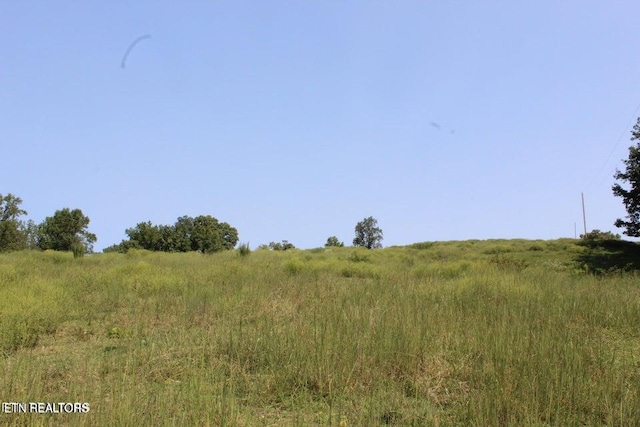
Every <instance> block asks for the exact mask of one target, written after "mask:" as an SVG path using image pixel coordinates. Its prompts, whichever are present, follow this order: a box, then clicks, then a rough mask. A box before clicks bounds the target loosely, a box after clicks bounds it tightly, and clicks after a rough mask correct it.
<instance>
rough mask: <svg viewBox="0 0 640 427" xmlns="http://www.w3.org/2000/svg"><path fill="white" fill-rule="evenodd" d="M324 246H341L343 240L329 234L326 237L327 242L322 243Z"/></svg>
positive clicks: (342, 245)
mask: <svg viewBox="0 0 640 427" xmlns="http://www.w3.org/2000/svg"><path fill="white" fill-rule="evenodd" d="M324 247H325V248H329V247H337V248H343V247H344V242H341V241H340V240H338V238H337V237H336V236H331V237H329V238H328V239H327V243H325V244H324Z"/></svg>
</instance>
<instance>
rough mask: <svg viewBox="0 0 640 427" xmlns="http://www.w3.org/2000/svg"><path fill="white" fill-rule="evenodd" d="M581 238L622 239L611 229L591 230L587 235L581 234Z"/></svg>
mask: <svg viewBox="0 0 640 427" xmlns="http://www.w3.org/2000/svg"><path fill="white" fill-rule="evenodd" d="M580 238H581V239H583V240H597V241H599V240H620V235H619V234H613V233H612V232H610V231H600V230H598V229H595V230H591V231H589V232H588V233H587V234H586V235H585V234H581V235H580Z"/></svg>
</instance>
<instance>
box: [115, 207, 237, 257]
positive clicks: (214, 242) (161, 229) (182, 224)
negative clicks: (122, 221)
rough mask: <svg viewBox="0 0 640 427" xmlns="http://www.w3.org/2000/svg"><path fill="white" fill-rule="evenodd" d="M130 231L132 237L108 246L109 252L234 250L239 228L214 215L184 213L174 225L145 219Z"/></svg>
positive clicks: (129, 229)
mask: <svg viewBox="0 0 640 427" xmlns="http://www.w3.org/2000/svg"><path fill="white" fill-rule="evenodd" d="M126 234H127V236H128V237H129V239H128V240H123V241H122V242H121V243H120V244H118V245H114V246H110V247H109V248H106V249H105V252H126V251H128V250H129V249H132V248H136V249H146V250H150V251H162V252H189V251H198V252H201V253H211V252H218V251H222V250H230V249H233V248H234V247H235V245H236V243H237V242H238V231H237V230H236V229H235V228H234V227H232V226H231V225H229V224H227V223H226V222H223V223H220V222H219V221H218V220H217V219H216V218H214V217H212V216H210V215H200V216H197V217H195V218H191V217H189V216H182V217H180V218H178V219H177V220H176V222H175V224H174V225H154V224H152V223H151V221H147V222H141V223H138V224H137V225H136V226H135V227H133V228H128V229H127V230H126Z"/></svg>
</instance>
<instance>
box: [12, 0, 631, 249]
mask: <svg viewBox="0 0 640 427" xmlns="http://www.w3.org/2000/svg"><path fill="white" fill-rule="evenodd" d="M639 16H640V2H637V1H631V0H629V1H606V2H605V1H601V0H599V1H595V0H586V1H584V0H583V1H556V0H553V1H551V0H541V1H535V2H534V1H527V2H521V1H513V0H509V1H507V0H504V1H472V0H468V1H455V0H452V1H422V0H421V1H401V0H399V1H381V0H377V1H375V0H369V1H338V0H326V1H318V0H315V1H305V0H301V1H264V0H255V1H207V2H205V1H201V2H193V1H192V2H177V1H153V2H152V1H148V2H128V1H109V2H76V1H74V2H71V1H63V0H57V1H51V2H44V1H41V2H35V1H20V2H18V1H8V0H5V1H2V2H1V3H0V144H1V146H0V148H1V150H0V153H1V154H0V159H1V165H2V174H1V177H2V178H1V180H0V193H2V194H6V193H13V194H15V195H17V196H19V197H21V198H22V199H23V201H24V203H23V205H22V207H23V208H24V209H26V210H27V211H28V212H29V215H28V217H27V218H29V219H33V220H34V221H36V222H41V221H42V220H43V219H44V218H45V217H46V216H51V215H53V213H54V212H55V211H56V210H57V209H61V208H64V207H69V208H72V209H74V208H80V209H82V211H83V212H84V213H85V214H86V215H87V216H89V217H90V219H91V224H90V227H89V229H90V231H92V232H94V233H96V234H97V236H98V242H97V244H96V245H95V249H96V250H101V249H102V248H104V247H106V246H109V245H112V244H114V243H119V242H120V241H121V240H122V239H123V238H125V237H126V236H125V229H126V228H129V227H133V226H135V225H136V224H137V223H138V222H143V221H151V222H153V223H155V224H173V222H174V221H175V220H176V218H177V217H179V216H182V215H189V216H197V215H213V216H214V217H216V218H218V219H219V220H220V221H226V222H228V223H230V224H231V225H233V226H234V227H236V228H237V229H238V231H239V235H240V241H242V242H250V244H251V247H253V248H255V247H256V246H257V245H259V244H261V243H269V242H270V241H280V240H283V239H286V240H289V241H290V242H292V243H293V244H295V245H296V246H297V247H301V248H311V247H319V246H322V245H323V244H324V243H325V242H326V240H327V237H329V236H331V235H336V236H337V237H338V238H339V239H340V240H343V241H344V242H345V243H346V244H348V245H349V244H351V241H352V239H353V237H354V226H355V224H356V223H357V222H358V221H360V220H362V219H363V218H365V217H368V216H373V217H375V218H377V219H378V222H379V225H380V226H381V228H382V229H383V231H384V236H385V238H384V241H383V245H384V246H390V245H405V244H410V243H414V242H419V241H435V240H462V239H489V238H529V239H554V238H559V237H573V236H574V223H575V224H577V227H578V233H580V231H581V229H582V209H581V201H580V193H581V192H584V194H585V201H586V211H587V227H588V228H589V229H593V228H598V229H601V230H611V231H616V232H618V230H617V229H616V228H615V227H614V226H613V222H614V221H615V219H616V218H619V217H623V216H624V215H625V211H624V207H623V205H622V201H621V200H620V199H618V198H615V197H613V195H612V192H611V186H612V184H613V183H614V179H613V173H614V171H615V169H616V168H622V167H623V164H622V162H621V160H622V159H625V158H627V155H628V147H629V146H630V145H631V141H630V139H629V138H630V131H631V128H632V126H633V124H634V123H635V122H636V118H637V116H639V115H640V110H638V106H639V104H640V55H639V52H640V31H638V17H639ZM145 35H149V36H150V37H147V38H144V39H141V40H139V42H138V43H137V44H136V45H135V46H133V48H132V49H131V50H130V52H129V55H128V57H127V58H126V61H125V62H124V67H123V57H124V56H125V53H126V52H127V50H128V48H129V47H130V45H131V43H132V42H134V41H135V40H136V39H138V38H139V37H141V36H145Z"/></svg>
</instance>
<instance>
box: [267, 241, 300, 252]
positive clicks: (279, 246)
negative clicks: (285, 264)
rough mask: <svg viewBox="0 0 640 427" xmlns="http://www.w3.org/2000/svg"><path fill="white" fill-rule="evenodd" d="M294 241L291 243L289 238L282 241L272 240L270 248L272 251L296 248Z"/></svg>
mask: <svg viewBox="0 0 640 427" xmlns="http://www.w3.org/2000/svg"><path fill="white" fill-rule="evenodd" d="M295 248H296V247H295V246H294V245H293V243H289V241H287V240H283V241H282V243H276V242H271V243H269V249H271V250H272V251H287V250H289V249H295Z"/></svg>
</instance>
